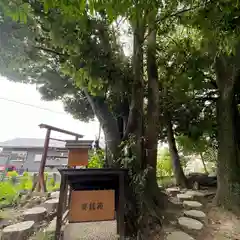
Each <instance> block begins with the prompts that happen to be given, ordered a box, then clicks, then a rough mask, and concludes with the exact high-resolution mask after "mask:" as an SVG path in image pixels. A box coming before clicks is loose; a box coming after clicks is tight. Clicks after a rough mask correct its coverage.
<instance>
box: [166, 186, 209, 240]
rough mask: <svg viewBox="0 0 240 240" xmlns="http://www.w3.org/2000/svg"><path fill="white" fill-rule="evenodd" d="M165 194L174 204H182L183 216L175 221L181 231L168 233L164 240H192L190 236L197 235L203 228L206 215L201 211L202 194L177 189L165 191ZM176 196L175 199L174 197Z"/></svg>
mask: <svg viewBox="0 0 240 240" xmlns="http://www.w3.org/2000/svg"><path fill="white" fill-rule="evenodd" d="M166 193H167V194H168V195H169V196H170V197H171V198H172V199H171V201H172V203H174V204H182V205H183V207H184V211H183V216H181V217H179V218H178V220H177V223H178V228H179V229H180V230H181V231H180V230H179V231H173V232H170V233H169V234H168V235H167V236H166V240H194V238H193V237H192V236H190V235H192V234H193V233H197V232H198V231H200V230H202V229H203V227H204V222H205V220H206V214H205V213H204V212H203V211H201V210H200V209H202V207H203V204H202V203H201V202H200V201H201V200H202V199H203V198H204V196H205V195H204V193H202V192H200V191H189V190H185V191H181V190H180V189H179V188H169V189H166ZM175 196H176V197H175Z"/></svg>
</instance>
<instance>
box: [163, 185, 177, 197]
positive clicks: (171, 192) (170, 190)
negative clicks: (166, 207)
mask: <svg viewBox="0 0 240 240" xmlns="http://www.w3.org/2000/svg"><path fill="white" fill-rule="evenodd" d="M166 193H167V194H168V195H170V196H172V197H175V196H176V195H177V194H178V193H180V188H178V187H173V188H167V189H166Z"/></svg>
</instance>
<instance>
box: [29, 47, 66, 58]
mask: <svg viewBox="0 0 240 240" xmlns="http://www.w3.org/2000/svg"><path fill="white" fill-rule="evenodd" d="M33 47H34V48H36V49H38V50H42V51H44V52H48V53H52V54H55V55H58V56H65V57H69V55H68V54H64V53H60V52H57V51H56V50H53V49H49V48H44V47H40V46H33Z"/></svg>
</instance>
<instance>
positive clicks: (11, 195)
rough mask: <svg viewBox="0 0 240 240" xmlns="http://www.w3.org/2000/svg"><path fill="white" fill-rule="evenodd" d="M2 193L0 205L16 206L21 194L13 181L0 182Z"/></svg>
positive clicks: (0, 191)
mask: <svg viewBox="0 0 240 240" xmlns="http://www.w3.org/2000/svg"><path fill="white" fill-rule="evenodd" d="M0 193H1V195H0V205H9V204H14V203H16V201H17V200H18V197H19V192H18V190H17V188H16V187H15V186H14V184H13V183H12V181H6V182H0Z"/></svg>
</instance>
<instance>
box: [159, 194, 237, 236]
mask: <svg viewBox="0 0 240 240" xmlns="http://www.w3.org/2000/svg"><path fill="white" fill-rule="evenodd" d="M212 200H213V196H210V197H209V198H206V199H205V200H203V201H202V203H203V204H204V208H203V209H202V211H203V212H205V213H206V215H207V219H206V221H205V222H204V227H203V229H202V230H201V231H200V232H187V233H188V234H189V235H191V236H192V237H193V238H194V239H195V240H240V215H238V216H237V215H235V214H233V213H232V212H229V211H226V210H224V209H222V208H217V207H215V206H213V204H212ZM183 211H184V209H183V208H182V207H181V206H179V207H175V208H171V207H170V208H169V209H168V210H167V212H166V213H165V219H164V226H163V232H164V233H163V235H162V236H161V238H160V239H165V237H164V236H166V233H168V232H172V231H176V230H177V231H178V230H182V229H180V228H179V225H178V223H177V219H178V217H180V216H183ZM185 232H186V231H185Z"/></svg>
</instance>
